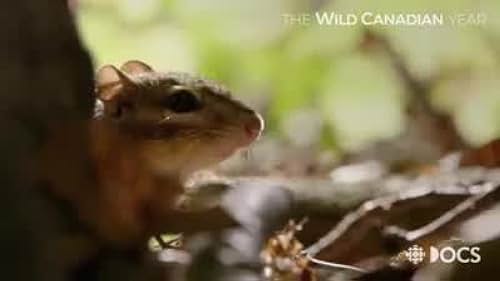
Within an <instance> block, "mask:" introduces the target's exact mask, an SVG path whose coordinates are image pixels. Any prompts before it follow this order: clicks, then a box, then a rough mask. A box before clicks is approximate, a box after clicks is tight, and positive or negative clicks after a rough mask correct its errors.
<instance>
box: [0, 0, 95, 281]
mask: <svg viewBox="0 0 500 281" xmlns="http://www.w3.org/2000/svg"><path fill="white" fill-rule="evenodd" d="M0 38H1V40H2V44H0V157H1V162H0V165H1V168H0V214H1V216H2V217H1V218H0V219H1V224H0V225H1V229H0V238H1V239H0V245H1V253H2V254H1V255H0V259H1V260H0V268H1V270H0V272H1V274H2V277H1V278H2V279H3V280H60V279H61V278H62V272H61V271H60V270H59V269H60V267H61V266H62V264H63V262H61V261H60V260H58V259H57V258H54V259H51V258H49V256H50V255H48V254H49V253H54V252H57V251H58V249H54V248H52V246H51V242H53V240H54V237H55V235H57V233H58V232H59V231H60V230H61V228H62V226H61V225H58V223H57V221H58V217H57V216H58V215H59V214H57V212H54V210H53V209H52V207H51V206H49V205H47V204H46V202H45V200H43V198H41V197H42V196H41V195H40V193H39V192H38V190H39V189H38V187H37V185H39V184H40V183H37V182H35V181H34V177H33V174H32V172H31V171H32V170H33V169H32V168H34V167H33V166H32V164H33V160H34V159H35V156H36V154H37V153H38V151H39V150H40V149H41V146H42V145H43V142H44V140H45V138H46V137H47V135H48V133H49V131H50V130H53V129H55V128H57V126H58V124H61V123H64V122H73V121H78V120H83V119H85V118H87V117H89V116H90V114H91V112H92V110H91V108H92V105H93V98H92V94H91V93H92V87H93V86H92V85H93V81H92V64H91V60H90V57H89V55H88V53H87V52H86V50H85V49H84V48H83V47H82V44H81V42H80V40H79V39H78V35H77V32H76V28H75V25H74V23H73V19H72V15H71V13H70V11H69V9H68V6H67V3H66V1H63V0H57V1H55V0H45V1H44V0H16V1H2V2H0ZM82 143H85V136H83V138H82ZM82 155H83V148H82ZM74 156H75V157H72V158H73V159H74V163H68V165H75V166H80V167H85V163H83V161H84V160H82V159H84V158H83V157H81V155H80V156H78V155H74ZM85 172H86V171H85V169H81V173H85Z"/></svg>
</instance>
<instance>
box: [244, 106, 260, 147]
mask: <svg viewBox="0 0 500 281" xmlns="http://www.w3.org/2000/svg"><path fill="white" fill-rule="evenodd" d="M243 126H244V128H245V133H246V134H247V136H248V138H249V139H250V140H251V141H253V140H255V139H256V138H258V137H259V136H260V133H261V132H262V130H263V129H264V120H263V119H262V117H261V116H260V114H258V113H257V112H254V111H252V113H250V117H249V118H248V120H247V121H246V123H245V124H244V125H243Z"/></svg>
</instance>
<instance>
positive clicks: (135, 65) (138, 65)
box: [120, 60, 154, 75]
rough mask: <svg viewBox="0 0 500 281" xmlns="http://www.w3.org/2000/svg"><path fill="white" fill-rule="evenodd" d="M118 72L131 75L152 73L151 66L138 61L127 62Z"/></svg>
mask: <svg viewBox="0 0 500 281" xmlns="http://www.w3.org/2000/svg"><path fill="white" fill-rule="evenodd" d="M120 70H122V71H123V72H125V73H128V74H131V75H134V74H140V73H144V72H153V71H154V70H153V68H152V67H151V66H149V65H147V64H145V63H143V62H142V61H138V60H129V61H127V62H126V63H124V64H123V65H122V66H121V67H120Z"/></svg>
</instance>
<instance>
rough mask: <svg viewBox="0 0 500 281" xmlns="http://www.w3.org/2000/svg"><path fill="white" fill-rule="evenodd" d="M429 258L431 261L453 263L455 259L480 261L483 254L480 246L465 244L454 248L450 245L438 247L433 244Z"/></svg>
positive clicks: (465, 261) (459, 260) (467, 261)
mask: <svg viewBox="0 0 500 281" xmlns="http://www.w3.org/2000/svg"><path fill="white" fill-rule="evenodd" d="M429 260H430V262H431V263H434V262H437V261H440V262H443V263H453V262H455V261H458V262H459V263H480V262H481V255H480V254H479V247H468V246H463V247H460V248H453V247H449V246H448V247H443V248H436V247H433V246H431V247H430V257H429Z"/></svg>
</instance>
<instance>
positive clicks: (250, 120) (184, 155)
mask: <svg viewBox="0 0 500 281" xmlns="http://www.w3.org/2000/svg"><path fill="white" fill-rule="evenodd" d="M96 83H97V85H96V93H97V98H98V100H99V101H100V102H102V110H101V112H100V113H99V114H98V116H96V117H97V118H102V119H107V120H110V121H112V122H115V123H116V124H117V125H118V126H117V127H118V128H119V129H120V130H121V132H123V134H124V135H126V136H127V137H130V138H131V139H132V140H134V141H137V144H138V145H139V147H140V149H141V150H142V153H143V155H144V156H145V158H146V159H147V161H149V162H150V163H151V165H152V167H153V168H154V169H157V170H158V171H160V172H161V171H165V172H169V171H174V172H181V173H190V172H192V171H193V170H197V169H200V168H203V167H205V166H208V165H211V164H215V163H217V162H220V161H222V160H224V159H225V158H227V157H228V156H230V155H231V154H233V153H234V152H235V151H236V150H237V149H240V148H244V147H246V146H248V145H249V144H250V143H252V142H253V141H254V140H255V139H256V138H257V137H258V136H259V135H260V133H261V131H262V129H263V121H262V118H261V117H260V115H259V114H258V113H256V112H255V111H253V110H252V109H250V108H248V107H247V106H245V105H244V104H242V103H240V102H238V101H236V100H234V99H232V98H231V96H230V94H229V92H228V91H227V90H225V89H224V88H222V87H221V86H219V85H217V84H215V83H214V82H211V81H208V80H205V79H200V78H195V77H192V76H190V75H188V74H182V73H159V72H155V71H153V69H152V68H151V67H150V66H148V65H146V64H145V63H143V62H140V61H129V62H127V63H125V64H124V65H123V66H122V67H121V68H120V69H117V68H115V67H114V66H111V65H107V66H104V67H102V68H101V69H100V70H99V71H98V73H97V77H96Z"/></svg>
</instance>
